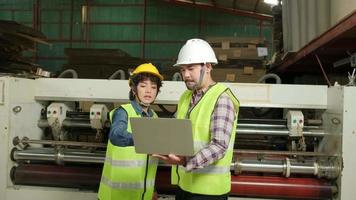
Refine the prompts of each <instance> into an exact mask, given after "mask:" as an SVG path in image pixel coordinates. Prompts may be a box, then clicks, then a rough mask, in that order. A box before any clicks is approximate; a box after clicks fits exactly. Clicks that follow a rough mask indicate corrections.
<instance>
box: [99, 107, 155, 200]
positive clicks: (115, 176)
mask: <svg viewBox="0 0 356 200" xmlns="http://www.w3.org/2000/svg"><path fill="white" fill-rule="evenodd" d="M121 107H122V108H123V109H124V110H125V111H126V112H127V115H128V124H127V131H128V132H130V133H131V124H130V120H129V118H132V117H141V115H139V114H137V113H136V111H135V110H134V108H133V107H132V105H131V104H125V105H122V106H121ZM115 110H116V109H114V110H112V111H111V112H110V120H111V121H112V116H113V114H114V112H115ZM152 112H153V111H152ZM153 113H154V112H153ZM153 117H157V115H156V113H154V116H153ZM147 159H148V160H147ZM147 164H148V166H147ZM157 165H158V159H157V158H153V157H151V156H148V155H147V154H138V153H136V152H135V147H133V146H128V147H118V146H115V145H113V144H112V143H111V142H110V140H109V141H108V146H107V149H106V156H105V163H104V167H103V172H102V177H101V181H100V187H99V192H98V198H99V199H100V200H108V199H130V200H139V199H144V200H151V199H152V196H153V192H154V183H155V177H156V171H157ZM143 194H144V196H143ZM142 197H143V198H142Z"/></svg>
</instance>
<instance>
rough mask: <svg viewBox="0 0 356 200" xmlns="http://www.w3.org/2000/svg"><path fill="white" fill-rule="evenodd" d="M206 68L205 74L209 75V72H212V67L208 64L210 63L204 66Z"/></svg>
mask: <svg viewBox="0 0 356 200" xmlns="http://www.w3.org/2000/svg"><path fill="white" fill-rule="evenodd" d="M205 66H206V70H205V71H206V73H210V71H211V70H213V66H212V65H211V64H210V63H206V64H205Z"/></svg>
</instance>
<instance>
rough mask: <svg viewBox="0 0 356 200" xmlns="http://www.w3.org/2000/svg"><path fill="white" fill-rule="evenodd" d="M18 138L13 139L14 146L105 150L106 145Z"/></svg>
mask: <svg viewBox="0 0 356 200" xmlns="http://www.w3.org/2000/svg"><path fill="white" fill-rule="evenodd" d="M17 138H18V137H15V138H14V141H15V139H16V140H17V142H16V144H15V143H14V145H17V144H18V143H21V144H24V145H28V144H48V145H53V146H77V147H97V148H105V147H106V144H104V143H94V142H75V141H57V140H30V139H29V138H28V137H23V138H22V139H21V140H18V139H17Z"/></svg>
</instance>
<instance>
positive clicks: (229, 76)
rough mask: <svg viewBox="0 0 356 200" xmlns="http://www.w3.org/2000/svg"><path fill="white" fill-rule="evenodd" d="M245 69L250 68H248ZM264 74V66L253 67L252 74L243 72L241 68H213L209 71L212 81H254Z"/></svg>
mask: <svg viewBox="0 0 356 200" xmlns="http://www.w3.org/2000/svg"><path fill="white" fill-rule="evenodd" d="M247 69H248V70H251V69H250V68H247ZM248 72H249V73H250V72H251V71H248ZM265 74H266V70H265V69H264V68H253V73H252V74H245V73H244V69H243V68H213V71H212V72H211V75H212V77H213V80H214V81H217V82H238V83H256V82H257V81H258V79H259V78H261V77H262V76H263V75H265Z"/></svg>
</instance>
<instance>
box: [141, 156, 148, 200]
mask: <svg viewBox="0 0 356 200" xmlns="http://www.w3.org/2000/svg"><path fill="white" fill-rule="evenodd" d="M148 161H149V156H148V155H147V158H146V169H145V180H144V185H143V193H142V198H141V199H142V200H144V197H145V193H146V184H147V171H148Z"/></svg>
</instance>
